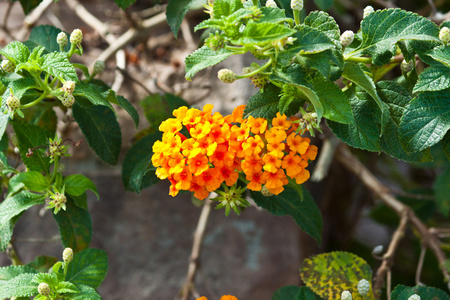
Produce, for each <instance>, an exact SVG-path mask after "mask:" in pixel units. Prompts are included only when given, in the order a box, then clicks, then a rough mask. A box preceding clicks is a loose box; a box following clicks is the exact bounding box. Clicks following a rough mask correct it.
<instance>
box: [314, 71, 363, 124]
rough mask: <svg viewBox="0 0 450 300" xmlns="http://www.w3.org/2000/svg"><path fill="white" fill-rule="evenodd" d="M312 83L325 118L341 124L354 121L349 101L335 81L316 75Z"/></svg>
mask: <svg viewBox="0 0 450 300" xmlns="http://www.w3.org/2000/svg"><path fill="white" fill-rule="evenodd" d="M312 84H313V86H314V91H315V92H316V94H317V96H318V97H319V99H320V102H321V103H322V105H323V109H324V112H323V116H324V117H325V118H327V119H328V120H332V121H335V122H338V123H343V124H352V123H354V122H355V119H354V117H353V112H352V107H351V106H350V101H349V100H348V98H347V96H346V95H345V94H344V93H343V92H342V90H341V89H340V88H339V87H338V86H337V85H336V84H335V83H333V82H331V81H329V80H327V79H325V78H323V77H320V76H316V77H315V78H314V80H313V81H312Z"/></svg>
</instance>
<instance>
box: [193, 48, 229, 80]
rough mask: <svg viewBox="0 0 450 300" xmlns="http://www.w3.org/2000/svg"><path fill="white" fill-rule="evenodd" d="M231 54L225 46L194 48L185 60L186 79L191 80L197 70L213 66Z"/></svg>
mask: <svg viewBox="0 0 450 300" xmlns="http://www.w3.org/2000/svg"><path fill="white" fill-rule="evenodd" d="M233 54H234V52H232V51H230V50H227V49H225V48H223V49H220V50H217V51H214V50H211V49H209V48H208V47H207V46H203V47H201V48H200V49H197V50H195V51H194V52H192V53H191V54H189V55H188V56H187V57H186V60H185V65H186V67H185V71H186V75H185V77H186V79H187V80H191V79H192V77H194V75H195V74H196V73H197V72H198V71H201V70H203V69H206V68H208V67H211V66H214V65H216V64H218V63H220V62H221V61H223V60H225V59H226V58H227V57H229V56H231V55H233Z"/></svg>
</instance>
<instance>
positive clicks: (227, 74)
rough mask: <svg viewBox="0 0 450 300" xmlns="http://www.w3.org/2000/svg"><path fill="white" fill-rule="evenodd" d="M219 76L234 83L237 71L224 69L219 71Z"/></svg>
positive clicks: (227, 81)
mask: <svg viewBox="0 0 450 300" xmlns="http://www.w3.org/2000/svg"><path fill="white" fill-rule="evenodd" d="M217 77H218V78H219V79H220V81H223V82H225V83H233V82H234V81H235V80H236V73H234V72H233V71H232V70H230V69H222V70H220V71H219V72H218V73H217Z"/></svg>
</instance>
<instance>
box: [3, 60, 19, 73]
mask: <svg viewBox="0 0 450 300" xmlns="http://www.w3.org/2000/svg"><path fill="white" fill-rule="evenodd" d="M2 69H3V71H5V72H6V73H12V72H14V70H15V69H16V65H15V64H14V63H13V62H11V61H9V60H7V59H5V60H3V61H2Z"/></svg>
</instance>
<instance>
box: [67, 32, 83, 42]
mask: <svg viewBox="0 0 450 300" xmlns="http://www.w3.org/2000/svg"><path fill="white" fill-rule="evenodd" d="M82 40H83V32H81V30H80V29H75V30H74V31H72V33H71V34H70V42H71V43H72V44H75V45H79V44H80V43H81V41H82Z"/></svg>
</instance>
